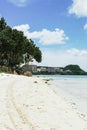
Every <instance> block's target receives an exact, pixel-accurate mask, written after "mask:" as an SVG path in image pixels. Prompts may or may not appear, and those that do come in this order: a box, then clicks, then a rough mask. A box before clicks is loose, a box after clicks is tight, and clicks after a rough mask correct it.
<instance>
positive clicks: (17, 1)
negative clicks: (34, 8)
mask: <svg viewBox="0 0 87 130" xmlns="http://www.w3.org/2000/svg"><path fill="white" fill-rule="evenodd" d="M8 1H9V2H10V3H12V4H14V5H16V6H20V7H21V6H25V5H26V4H27V3H28V2H29V1H30V0H8Z"/></svg>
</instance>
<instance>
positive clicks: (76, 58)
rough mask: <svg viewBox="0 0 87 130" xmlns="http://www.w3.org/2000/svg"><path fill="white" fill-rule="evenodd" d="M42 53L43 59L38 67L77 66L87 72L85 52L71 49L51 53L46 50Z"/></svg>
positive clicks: (86, 55) (51, 51) (86, 53)
mask: <svg viewBox="0 0 87 130" xmlns="http://www.w3.org/2000/svg"><path fill="white" fill-rule="evenodd" d="M42 53H43V59H42V63H40V65H47V66H58V67H59V66H62V67H64V66H66V65H68V64H78V65H80V66H81V68H82V69H83V70H86V71H87V50H79V49H76V48H72V49H69V50H65V51H53V50H49V49H46V50H44V51H42Z"/></svg>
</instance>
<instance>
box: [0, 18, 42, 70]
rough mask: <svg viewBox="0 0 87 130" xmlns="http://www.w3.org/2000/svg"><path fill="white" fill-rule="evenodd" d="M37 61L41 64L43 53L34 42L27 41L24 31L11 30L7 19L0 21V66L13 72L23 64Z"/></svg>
mask: <svg viewBox="0 0 87 130" xmlns="http://www.w3.org/2000/svg"><path fill="white" fill-rule="evenodd" d="M33 59H35V60H36V61H37V62H41V60H42V53H41V51H40V49H39V47H37V46H36V44H35V43H34V41H33V40H31V39H27V37H25V36H24V33H23V32H22V31H18V30H16V29H13V28H11V27H10V26H8V25H7V23H6V21H5V19H4V18H3V17H2V18H1V19H0V66H6V67H8V68H10V69H11V70H12V71H13V70H15V69H16V68H20V65H21V64H26V63H29V62H30V61H33Z"/></svg>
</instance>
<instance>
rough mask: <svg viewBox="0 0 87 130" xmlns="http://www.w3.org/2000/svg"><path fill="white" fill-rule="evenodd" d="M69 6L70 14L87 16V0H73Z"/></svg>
mask: <svg viewBox="0 0 87 130" xmlns="http://www.w3.org/2000/svg"><path fill="white" fill-rule="evenodd" d="M72 1H73V3H72V5H71V6H70V8H69V14H75V15H76V16H78V17H87V0H72Z"/></svg>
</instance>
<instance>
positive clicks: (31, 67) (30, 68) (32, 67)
mask: <svg viewBox="0 0 87 130" xmlns="http://www.w3.org/2000/svg"><path fill="white" fill-rule="evenodd" d="M22 70H23V72H25V71H30V72H32V73H35V72H37V65H29V64H26V65H24V66H23V67H22Z"/></svg>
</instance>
